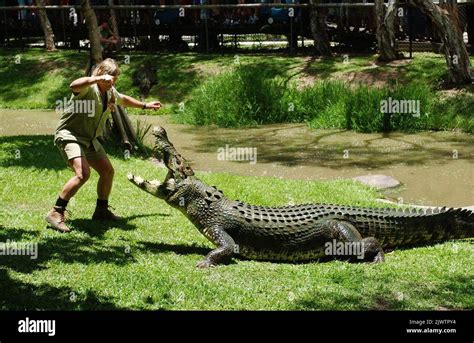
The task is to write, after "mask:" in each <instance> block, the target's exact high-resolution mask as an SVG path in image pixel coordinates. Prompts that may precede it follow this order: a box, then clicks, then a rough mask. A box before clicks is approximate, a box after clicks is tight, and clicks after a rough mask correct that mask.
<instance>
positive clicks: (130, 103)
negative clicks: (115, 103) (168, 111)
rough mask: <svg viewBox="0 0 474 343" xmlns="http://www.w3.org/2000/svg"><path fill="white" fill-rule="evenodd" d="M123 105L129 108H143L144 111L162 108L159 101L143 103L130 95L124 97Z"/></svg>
mask: <svg viewBox="0 0 474 343" xmlns="http://www.w3.org/2000/svg"><path fill="white" fill-rule="evenodd" d="M122 99H123V104H124V106H127V107H135V108H142V109H153V110H157V109H159V108H161V102H159V101H152V102H148V103H147V102H141V101H139V100H136V99H134V98H132V97H131V96H128V95H122Z"/></svg>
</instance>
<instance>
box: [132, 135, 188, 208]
mask: <svg viewBox="0 0 474 343" xmlns="http://www.w3.org/2000/svg"><path fill="white" fill-rule="evenodd" d="M153 135H154V136H155V146H154V148H153V151H154V154H155V155H156V157H157V158H159V159H160V160H162V161H163V163H164V165H165V167H166V168H167V169H168V174H167V175H166V177H165V179H164V180H163V182H160V181H158V180H152V181H147V180H144V179H143V178H141V177H139V176H135V175H133V174H131V173H129V174H128V179H129V180H130V181H131V182H133V183H134V184H136V185H137V186H138V187H140V188H143V189H145V190H146V191H147V192H149V193H152V194H153V195H155V196H158V197H160V198H165V199H166V198H169V197H170V196H172V195H173V194H174V193H175V191H176V190H177V188H178V185H179V184H180V183H181V182H182V181H183V180H185V179H186V178H188V177H190V176H193V175H194V171H193V170H192V168H191V167H190V165H189V163H188V162H187V161H186V160H185V159H184V157H183V156H181V155H180V154H179V153H178V152H177V151H176V149H175V147H174V146H173V144H172V143H171V142H170V141H169V139H168V134H167V133H166V130H165V129H164V128H162V127H161V126H157V127H155V128H154V129H153Z"/></svg>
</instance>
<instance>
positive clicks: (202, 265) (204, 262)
mask: <svg viewBox="0 0 474 343" xmlns="http://www.w3.org/2000/svg"><path fill="white" fill-rule="evenodd" d="M215 266H216V264H215V263H212V262H211V261H209V260H202V261H199V262H198V263H197V264H196V267H198V268H201V269H204V268H214V267H215Z"/></svg>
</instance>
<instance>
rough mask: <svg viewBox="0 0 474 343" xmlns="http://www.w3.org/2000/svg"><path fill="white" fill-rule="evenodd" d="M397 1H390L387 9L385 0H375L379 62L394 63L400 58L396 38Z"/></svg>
mask: <svg viewBox="0 0 474 343" xmlns="http://www.w3.org/2000/svg"><path fill="white" fill-rule="evenodd" d="M396 13H397V0H388V6H387V8H385V4H384V0H375V22H376V25H377V46H378V50H379V58H378V59H379V61H387V62H388V61H393V60H396V59H398V58H399V57H400V55H399V53H398V47H397V41H396V38H395V16H396Z"/></svg>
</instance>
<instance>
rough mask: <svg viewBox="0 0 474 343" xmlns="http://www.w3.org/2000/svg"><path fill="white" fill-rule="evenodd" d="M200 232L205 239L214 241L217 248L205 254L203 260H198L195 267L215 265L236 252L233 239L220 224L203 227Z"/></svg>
mask: <svg viewBox="0 0 474 343" xmlns="http://www.w3.org/2000/svg"><path fill="white" fill-rule="evenodd" d="M202 233H203V234H204V236H206V238H207V239H209V240H210V241H211V242H212V243H214V244H215V245H216V246H217V248H216V249H214V250H212V251H211V252H210V253H209V254H207V256H206V258H205V259H204V260H202V261H200V262H198V264H197V265H196V267H198V268H209V267H215V266H216V265H218V264H219V263H221V262H224V261H225V260H229V259H230V258H231V257H232V256H233V255H234V253H235V252H236V250H237V245H236V244H235V242H234V240H233V239H232V237H230V236H229V235H228V234H227V232H225V231H224V230H223V229H222V228H221V227H220V226H214V227H209V228H204V230H202Z"/></svg>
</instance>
